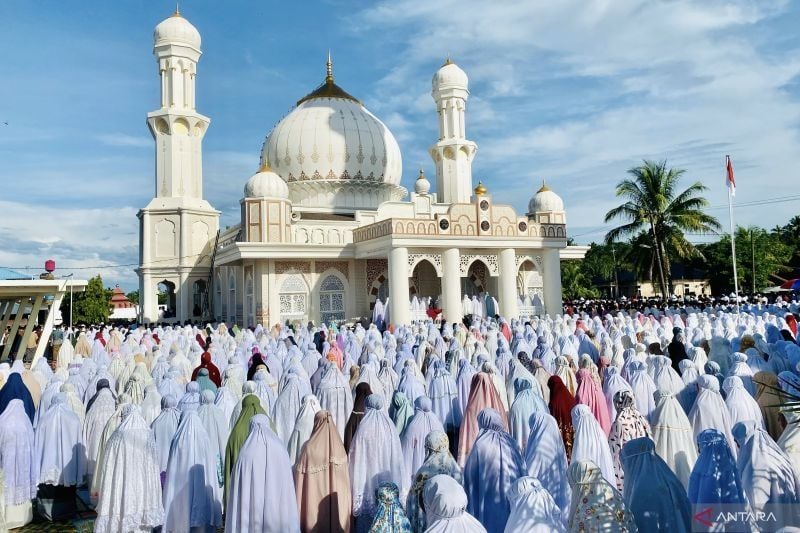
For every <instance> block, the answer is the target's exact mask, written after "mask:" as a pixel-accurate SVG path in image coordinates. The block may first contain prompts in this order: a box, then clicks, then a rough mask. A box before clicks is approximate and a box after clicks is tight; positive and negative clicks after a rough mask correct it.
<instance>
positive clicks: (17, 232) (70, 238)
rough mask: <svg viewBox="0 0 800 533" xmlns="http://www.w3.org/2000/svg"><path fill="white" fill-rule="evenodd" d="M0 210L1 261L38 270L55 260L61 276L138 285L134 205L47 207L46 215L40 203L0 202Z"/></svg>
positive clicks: (123, 285) (5, 264)
mask: <svg viewBox="0 0 800 533" xmlns="http://www.w3.org/2000/svg"><path fill="white" fill-rule="evenodd" d="M0 212H2V213H3V217H2V220H1V221H0V265H3V266H7V267H11V268H13V269H21V270H22V271H25V272H29V273H36V274H38V273H39V272H42V271H43V269H44V262H45V260H47V259H55V260H56V266H57V269H58V271H57V273H58V275H60V276H64V275H68V274H70V273H74V274H75V277H76V278H79V279H87V278H89V277H92V276H94V275H97V274H100V275H101V276H102V277H103V280H104V281H105V283H106V284H107V285H109V284H111V283H119V284H120V286H122V287H123V288H125V289H126V290H131V289H134V288H136V286H137V285H138V282H137V278H136V274H135V273H134V272H133V269H134V268H135V266H131V265H135V264H136V263H138V256H139V251H138V250H139V238H138V233H137V232H138V226H137V224H136V223H135V221H136V212H137V209H136V208H134V207H122V208H115V209H103V208H96V209H81V208H67V209H48V210H47V214H46V216H42V207H41V206H37V205H32V204H25V203H20V202H10V201H0ZM130 221H133V224H131V223H130ZM26 267H29V269H28V270H25V268H26Z"/></svg>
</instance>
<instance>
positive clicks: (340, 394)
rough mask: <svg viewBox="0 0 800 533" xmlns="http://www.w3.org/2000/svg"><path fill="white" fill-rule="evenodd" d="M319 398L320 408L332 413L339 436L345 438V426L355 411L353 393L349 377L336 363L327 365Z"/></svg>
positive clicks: (318, 389) (318, 390)
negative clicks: (340, 370)
mask: <svg viewBox="0 0 800 533" xmlns="http://www.w3.org/2000/svg"><path fill="white" fill-rule="evenodd" d="M317 398H319V405H320V408H321V409H325V410H326V411H329V412H330V413H331V416H332V417H333V423H334V425H336V430H337V431H338V432H339V437H340V438H341V439H342V440H344V428H345V427H346V426H347V420H348V419H349V418H350V413H351V412H352V411H353V395H352V393H351V392H350V384H349V383H348V381H347V378H346V377H345V376H344V375H343V374H342V373H341V372H339V369H338V368H337V367H336V363H333V362H330V363H328V364H327V365H326V366H325V373H324V374H323V375H322V380H320V382H319V387H318V388H317Z"/></svg>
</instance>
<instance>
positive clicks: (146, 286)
mask: <svg viewBox="0 0 800 533" xmlns="http://www.w3.org/2000/svg"><path fill="white" fill-rule="evenodd" d="M139 309H140V312H141V315H142V322H144V323H145V324H147V323H152V322H156V321H157V320H158V299H157V297H156V294H155V290H154V289H153V276H151V275H150V274H142V280H141V283H140V284H139Z"/></svg>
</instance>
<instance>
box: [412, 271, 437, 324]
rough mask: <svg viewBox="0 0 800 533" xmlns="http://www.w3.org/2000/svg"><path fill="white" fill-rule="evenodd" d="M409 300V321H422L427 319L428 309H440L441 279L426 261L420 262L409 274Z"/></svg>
mask: <svg viewBox="0 0 800 533" xmlns="http://www.w3.org/2000/svg"><path fill="white" fill-rule="evenodd" d="M409 286H410V289H409V290H410V292H411V295H412V298H411V320H414V321H422V320H426V319H427V318H428V313H427V311H428V309H431V308H436V307H441V305H440V304H439V297H440V295H441V294H442V279H441V278H440V277H439V273H438V272H436V267H434V266H433V264H432V263H431V262H430V261H428V260H427V259H422V260H420V262H419V263H417V265H416V266H415V267H414V270H413V272H412V273H411V280H410V283H409Z"/></svg>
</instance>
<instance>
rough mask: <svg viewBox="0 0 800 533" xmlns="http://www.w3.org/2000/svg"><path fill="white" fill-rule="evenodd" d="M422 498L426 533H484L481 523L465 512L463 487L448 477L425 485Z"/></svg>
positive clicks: (465, 502) (465, 494)
mask: <svg viewBox="0 0 800 533" xmlns="http://www.w3.org/2000/svg"><path fill="white" fill-rule="evenodd" d="M422 499H423V501H424V502H425V516H426V519H427V523H428V529H426V530H425V533H486V528H485V527H483V524H481V523H480V522H479V521H478V519H477V518H475V517H474V516H472V515H471V514H469V513H468V512H467V493H466V492H464V487H462V486H461V483H459V482H458V481H456V480H455V479H453V478H452V477H450V476H448V475H447V474H439V475H437V476H433V477H432V478H430V479H429V480H428V481H427V482H425V488H424V489H423V492H422Z"/></svg>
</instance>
